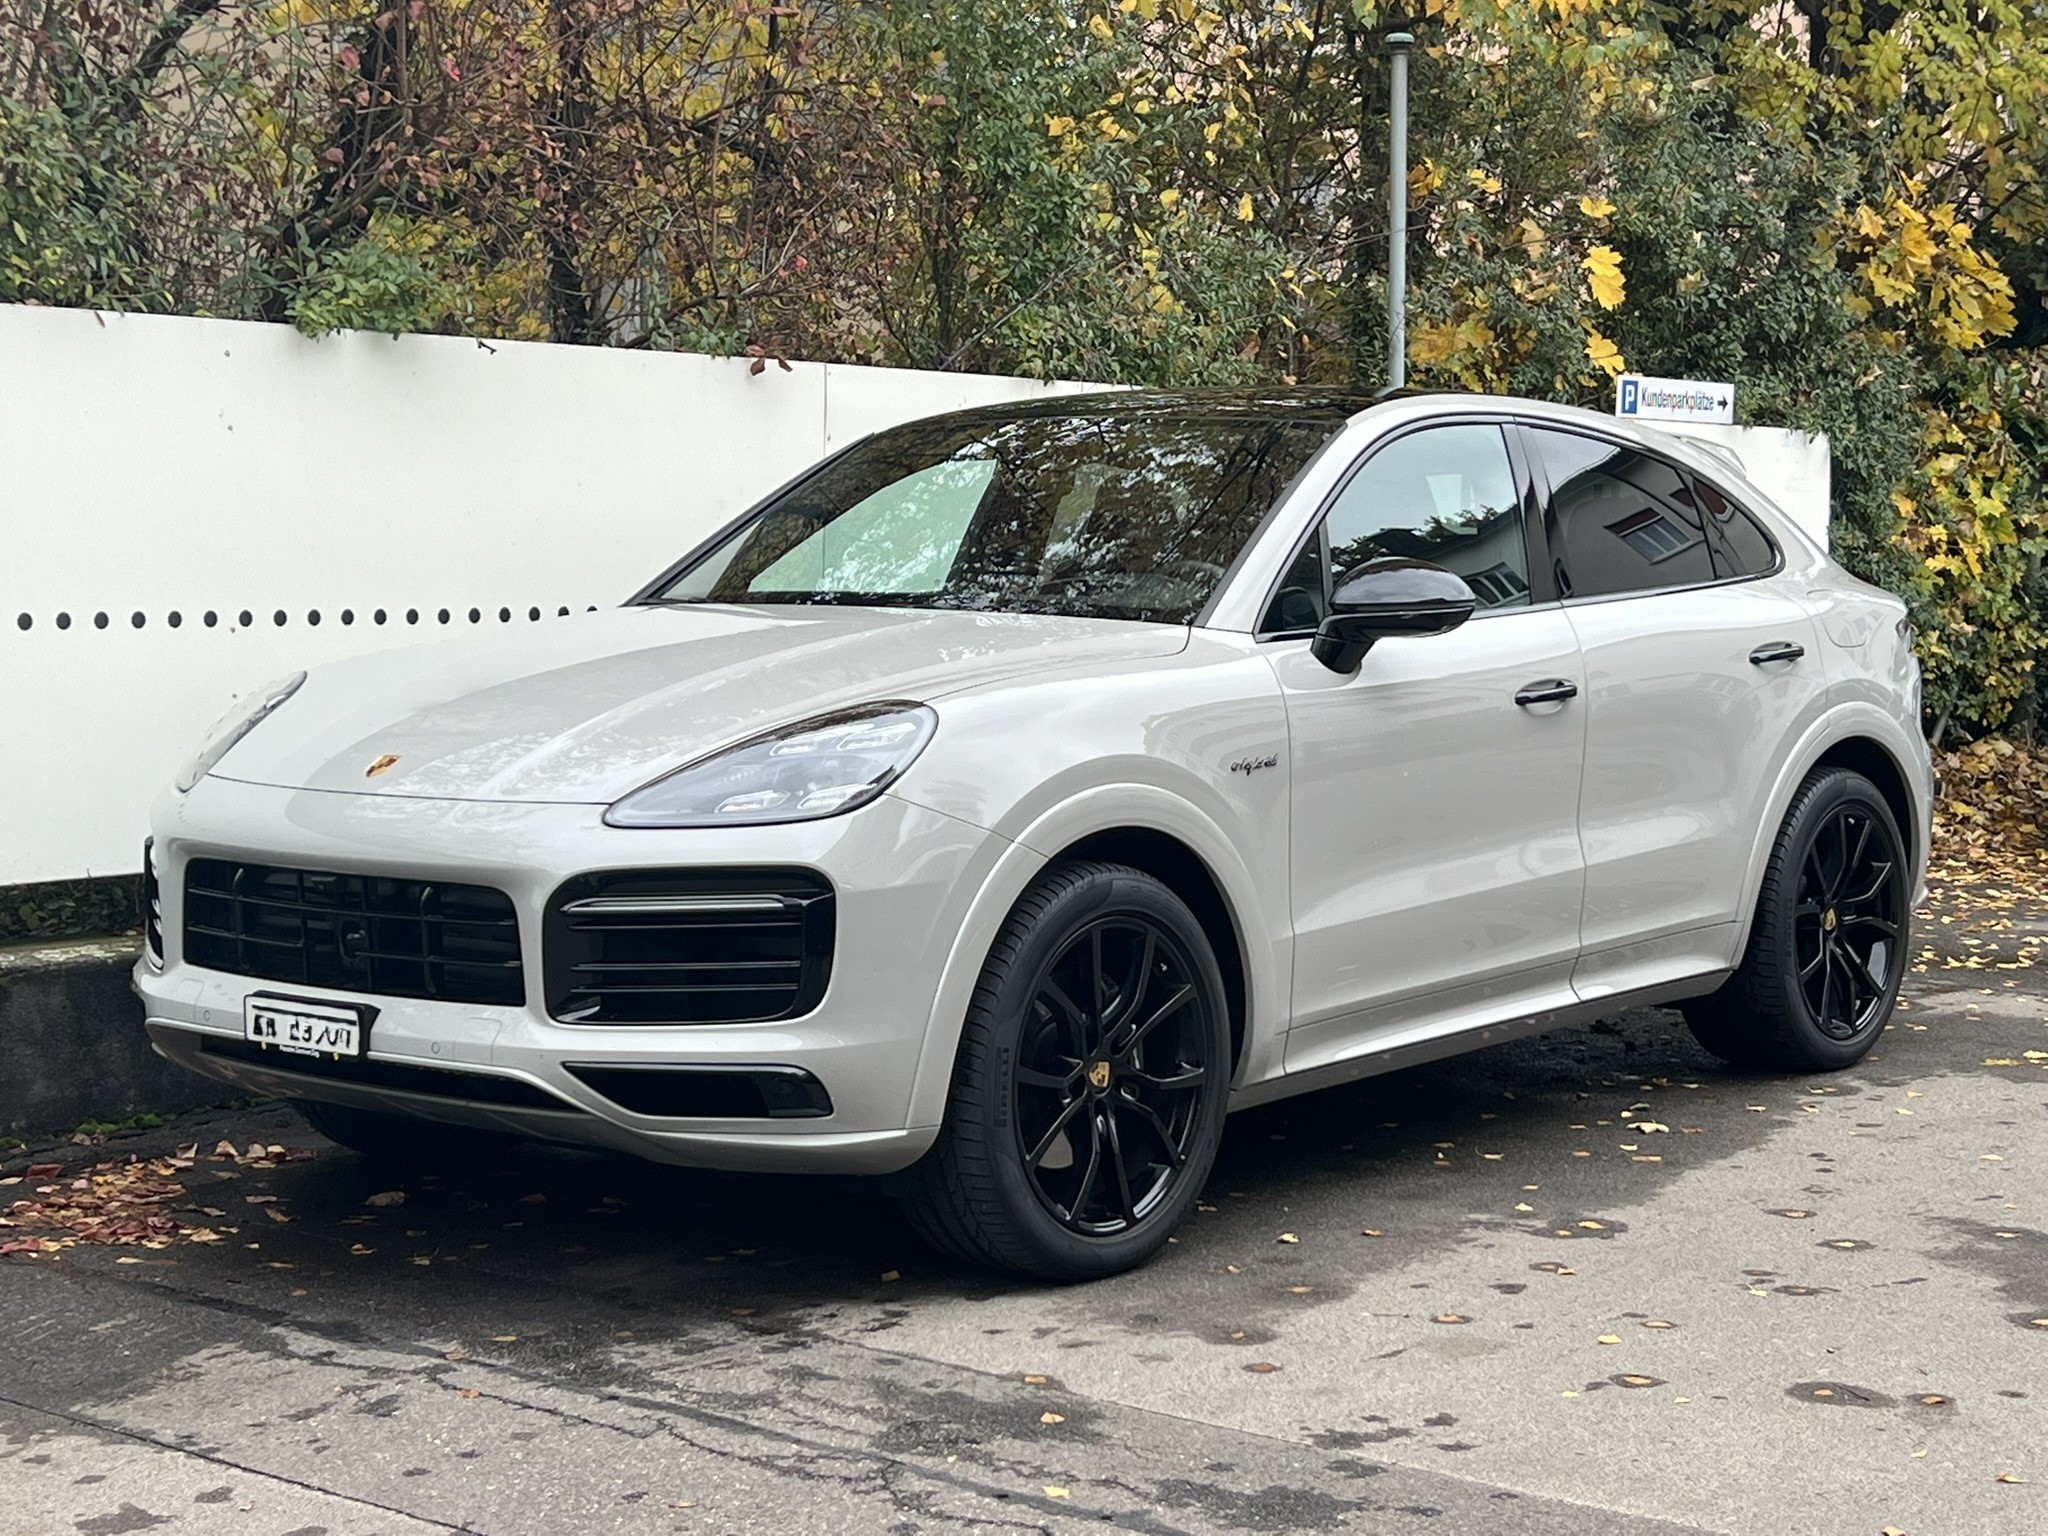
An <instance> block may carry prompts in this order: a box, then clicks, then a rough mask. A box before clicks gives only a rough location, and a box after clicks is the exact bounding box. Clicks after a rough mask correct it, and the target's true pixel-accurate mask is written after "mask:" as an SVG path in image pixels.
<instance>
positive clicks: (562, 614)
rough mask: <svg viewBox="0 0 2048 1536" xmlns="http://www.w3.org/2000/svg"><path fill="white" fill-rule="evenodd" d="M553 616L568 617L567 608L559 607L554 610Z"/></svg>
mask: <svg viewBox="0 0 2048 1536" xmlns="http://www.w3.org/2000/svg"><path fill="white" fill-rule="evenodd" d="M555 617H556V618H558V619H566V618H567V617H569V610H568V609H566V608H563V609H560V610H558V611H557V612H556V614H555Z"/></svg>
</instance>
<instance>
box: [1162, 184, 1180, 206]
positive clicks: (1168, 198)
mask: <svg viewBox="0 0 2048 1536" xmlns="http://www.w3.org/2000/svg"><path fill="white" fill-rule="evenodd" d="M1179 201H1180V192H1179V190H1178V189H1177V188H1174V187H1168V188H1167V189H1166V190H1165V191H1164V192H1162V193H1160V194H1159V206H1160V207H1162V208H1171V207H1172V206H1173V205H1174V204H1175V203H1178V202H1179Z"/></svg>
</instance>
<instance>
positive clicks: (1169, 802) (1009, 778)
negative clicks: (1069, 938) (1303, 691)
mask: <svg viewBox="0 0 2048 1536" xmlns="http://www.w3.org/2000/svg"><path fill="white" fill-rule="evenodd" d="M938 707H939V711H940V724H939V732H938V735H937V736H936V737H935V738H934V739H933V741H932V744H931V746H930V747H928V748H927V749H926V751H925V753H924V755H923V756H922V757H921V758H920V759H919V760H918V762H917V764H916V766H915V768H914V769H913V771H912V772H911V773H909V774H907V775H906V776H905V778H904V780H903V782H902V783H901V784H900V785H898V786H897V787H896V788H895V789H894V790H892V791H891V793H892V794H897V795H900V796H902V797H904V798H906V799H912V800H916V801H917V802H919V803H921V804H924V805H927V806H929V807H931V808H932V809H935V810H940V811H943V812H944V813H945V814H947V815H949V816H957V817H960V818H961V819H962V820H965V821H968V822H971V823H973V824H974V825H976V826H979V827H985V828H987V829H989V830H990V831H993V832H995V833H997V834H998V835H1000V836H1001V837H1002V838H1003V839H1004V840H1005V841H1006V842H1007V843H1009V844H1010V845H1011V846H1010V848H1009V849H1008V850H1007V851H1006V852H1005V853H1004V855H1003V856H1002V857H1001V858H1000V859H999V860H998V861H997V863H996V866H995V868H994V870H993V871H992V872H991V873H990V875H989V877H988V879H987V880H986V881H985V882H984V884H983V885H982V887H981V889H980V891H979V892H978V893H977V894H976V896H975V898H974V900H973V902H972V903H971V905H970V907H969V909H968V912H967V916H966V918H965V920H964V922H963V923H962V925H961V928H960V931H959V934H958V936H957V938H956V940H955V943H954V947H953V953H952V956H951V958H950V959H949V960H948V962H947V965H946V967H945V970H944V972H943V974H942V977H941V980H940V983H939V988H938V992H937V996H936V998H935V999H934V1003H933V1008H932V1014H931V1019H930V1025H929V1028H928V1030H927V1034H926V1046H925V1052H924V1057H923V1060H922V1061H921V1062H920V1063H919V1066H918V1073H917V1080H916V1084H915V1086H914V1088H913V1090H912V1094H911V1123H912V1124H913V1125H931V1124H937V1123H938V1121H939V1119H940V1117H941V1116H942V1114H943V1112H944V1108H945V1099H946V1092H947V1089H948V1086H949V1084H950V1081H951V1077H952V1068H953V1060H954V1055H955V1053H956V1050H957V1048H958V1044H959V1038H960V1032H961V1028H962V1026H963V1023H964V1021H965V1018H966V1014H967V1009H968V1005H969V1003H970V1001H971V998H972V995H973V991H974V984H975V981H976V979H977V978H978V976H979V975H980V972H981V968H982V965H983V963H984V962H985V961H986V959H987V957H988V953H989V949H990V947H991V945H992V944H993V943H994V941H995V938H996V935H997V934H998V933H999V932H1000V930H1001V928H1002V925H1003V922H1004V920H1005V919H1006V918H1007V917H1008V916H1009V913H1010V909H1011V908H1012V907H1013V906H1014V905H1015V904H1016V902H1017V899H1018V898H1019V897H1020V896H1022V895H1023V894H1024V892H1025V891H1026V890H1027V889H1029V887H1030V885H1031V883H1032V882H1033V881H1034V880H1036V879H1037V878H1038V876H1039V875H1040V874H1041V873H1043V872H1044V870H1045V869H1046V867H1047V866H1048V864H1050V863H1051V862H1053V861H1054V859H1055V858H1056V857H1057V856H1058V855H1059V853H1060V852H1061V851H1062V850H1063V849H1066V848H1068V847H1071V846H1072V845H1073V844H1074V843H1076V842H1078V841H1080V840H1081V839H1083V838H1086V837H1089V836H1092V835H1094V834H1096V833H1100V832H1106V831H1111V830H1115V829H1120V828H1130V827H1136V828H1143V829H1147V830H1152V831H1158V832H1163V833H1166V834H1168V835H1169V836H1172V837H1175V838H1177V839H1179V840H1180V841H1181V842H1182V843H1184V844H1186V845H1187V846H1188V847H1189V848H1191V849H1192V850H1193V851H1194V852H1195V854H1196V855H1197V856H1198V857H1199V858H1200V859H1201V860H1202V861H1203V863H1204V864H1205V865H1206V866H1207V868H1208V870H1209V872H1210V874H1211V875H1212V876H1213V877H1214V878H1215V881H1216V883H1217V885H1218V886H1219V887H1220V889H1221V890H1222V893H1223V897H1224V901H1225V903H1226V904H1227V905H1228V907H1229V908H1230V911H1231V915H1232V919H1233V921H1234V923H1235V925H1236V927H1237V930H1238V937H1239V941H1240V950H1241V953H1242V955H1243V959H1244V965H1245V984H1246V1013H1247V1019H1246V1024H1247V1028H1246V1044H1245V1051H1244V1055H1243V1058H1242V1059H1241V1061H1240V1063H1239V1075H1238V1082H1239V1083H1240V1084H1243V1083H1248V1082H1252V1081H1256V1080H1258V1079H1260V1078H1262V1077H1265V1076H1269V1075H1272V1074H1273V1073H1275V1072H1277V1071H1278V1069H1279V1050H1278V1042H1279V1040H1280V1037H1281V1035H1282V1033H1283V1031H1284V1028H1285V1023H1286V1006H1287V1005H1286V998H1287V989H1288V985H1289V973H1288V955H1289V945H1288V937H1287V933H1288V930H1287V816H1288V797H1287V773H1288V765H1287V723H1286V716H1285V712H1284V709H1283V706H1282V703H1281V700H1280V697H1279V692H1278V689H1277V687H1276V685H1275V683H1274V681H1273V674H1272V670H1271V668H1269V667H1267V666H1266V665H1265V662H1264V661H1263V659H1262V658H1261V657H1260V656H1259V655H1258V654H1257V653H1256V650H1255V648H1254V646H1253V645H1252V644H1251V642H1250V641H1249V639H1247V638H1242V637H1239V636H1235V635H1219V634H1215V633H1212V632H1208V631H1203V630H1196V631H1195V632H1194V634H1193V637H1192V639H1191V642H1190V644H1189V646H1188V648H1187V649H1186V650H1185V651H1183V652H1181V653H1180V654H1179V655H1177V656H1172V657H1160V658H1155V659H1150V660H1144V661H1137V662H1132V663H1128V664H1126V665H1124V666H1122V667H1121V668H1120V669H1119V670H1118V671H1116V672H1115V673H1113V674H1098V673H1094V672H1090V671H1085V670H1072V671H1066V672H1058V673H1049V674H1045V675H1041V676H1039V677H1037V678H1033V679H1030V680H1027V681H1022V682H1016V683H1010V684H1005V685H1001V686H996V687H990V688H986V689H981V690H977V691H975V692H971V693H967V694H962V695H957V696H954V697H949V698H947V699H944V700H942V701H941V702H940V704H939V706H938Z"/></svg>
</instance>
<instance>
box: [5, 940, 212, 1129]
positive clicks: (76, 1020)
mask: <svg viewBox="0 0 2048 1536" xmlns="http://www.w3.org/2000/svg"><path fill="white" fill-rule="evenodd" d="M140 953H141V946H140V942H139V941H138V940H136V939H78V940H72V941H69V942H65V943H55V944H50V943H44V944H17V945H10V946H6V947H0V1136H7V1137H18V1138H21V1139H23V1140H32V1139H34V1138H36V1137H38V1136H47V1135H51V1134H55V1133H59V1132H65V1131H70V1130H72V1129H74V1128H75V1127H77V1126H79V1125H82V1124H84V1123H85V1122H87V1121H91V1120H100V1121H123V1120H128V1119H132V1118H133V1117H135V1116H137V1115H142V1114H159V1115H175V1114H182V1113H184V1112H185V1111H186V1110H191V1109H207V1108H212V1107H215V1106H217V1105H221V1104H225V1103H229V1102H232V1101H234V1100H236V1099H237V1097H238V1095H236V1093H235V1090H234V1085H233V1084H231V1083H224V1082H214V1081H212V1080H211V1079H209V1078H203V1077H200V1076H197V1075H196V1074H194V1073H190V1072H187V1071H184V1070H183V1069H182V1068H179V1067H174V1066H172V1065H171V1064H170V1063H169V1062H167V1061H165V1060H164V1059H163V1058H162V1057H160V1056H158V1055H157V1054H156V1051H155V1049H154V1047H152V1046H151V1045H150V1043H149V1036H148V1035H147V1034H146V1033H144V1031H143V1028H142V1004H141V1003H140V1002H139V1001H138V1000H137V999H136V996H135V993H134V992H133V991H132V990H131V989H130V987H129V985H128V973H129V971H130V970H131V969H132V968H133V967H134V964H135V959H136V956H137V955H138V954H140Z"/></svg>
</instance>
